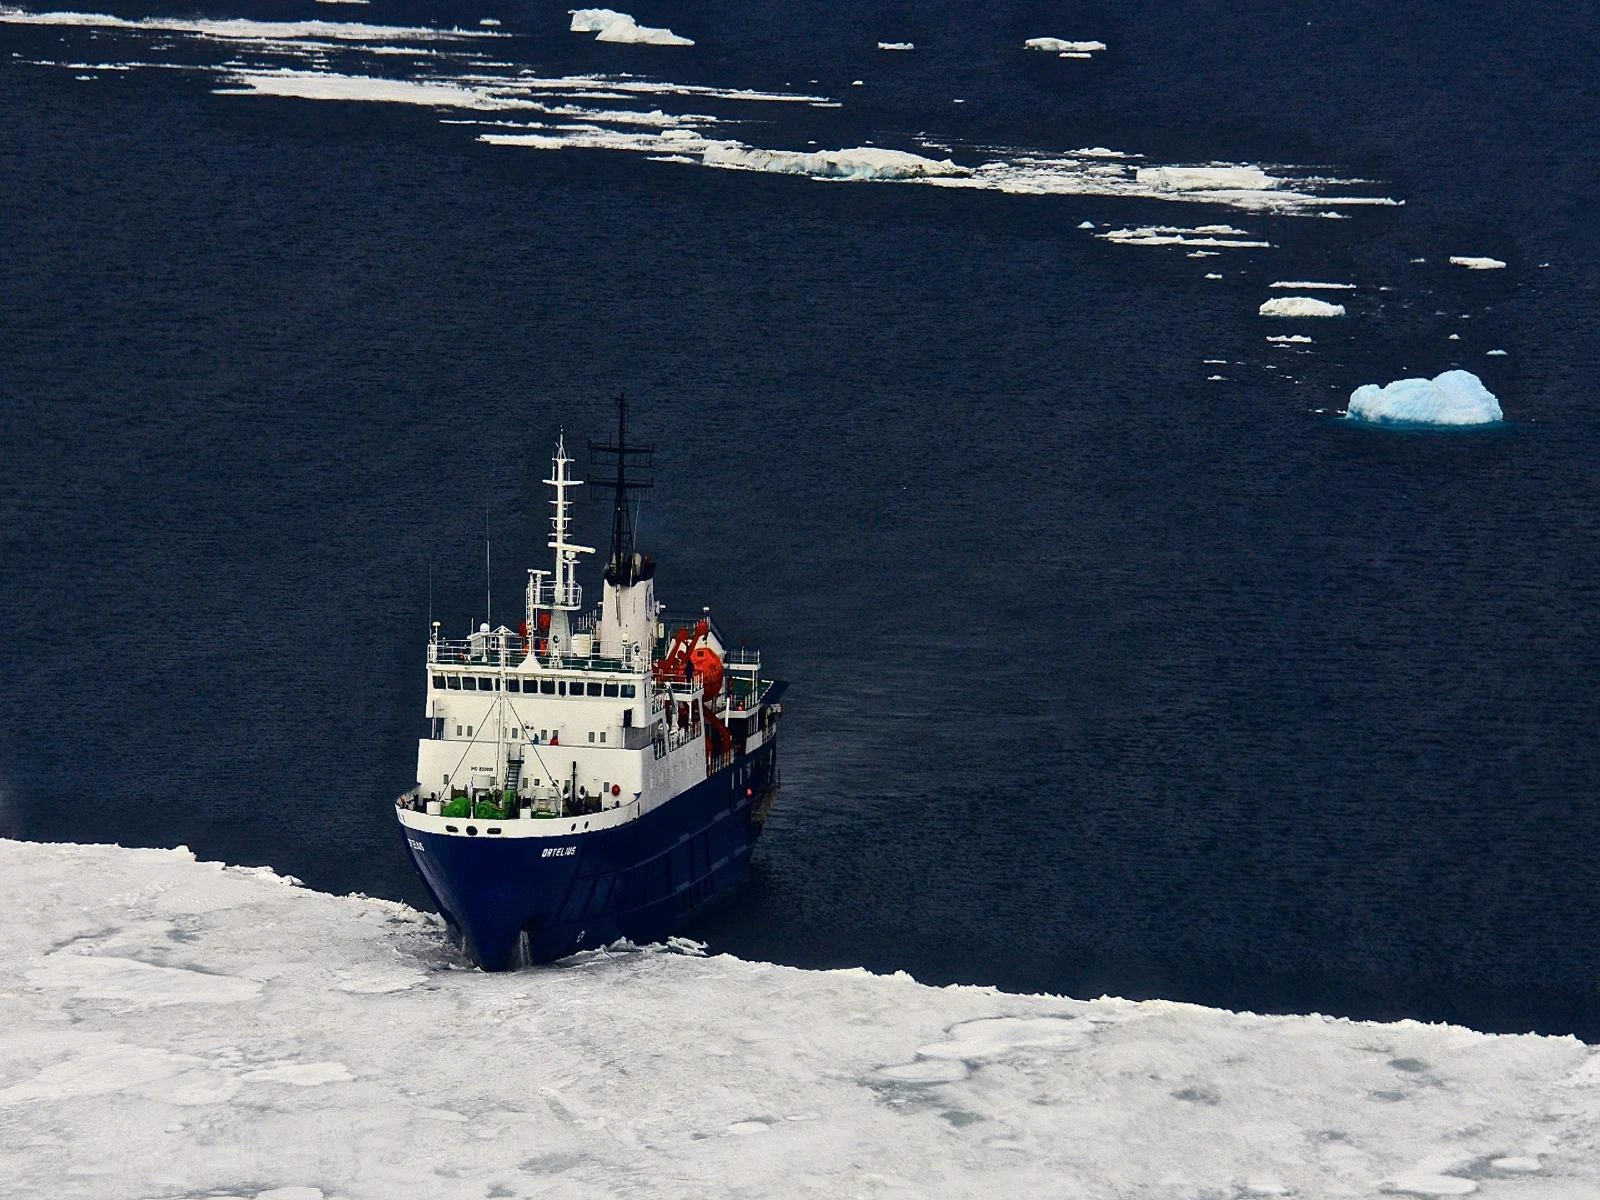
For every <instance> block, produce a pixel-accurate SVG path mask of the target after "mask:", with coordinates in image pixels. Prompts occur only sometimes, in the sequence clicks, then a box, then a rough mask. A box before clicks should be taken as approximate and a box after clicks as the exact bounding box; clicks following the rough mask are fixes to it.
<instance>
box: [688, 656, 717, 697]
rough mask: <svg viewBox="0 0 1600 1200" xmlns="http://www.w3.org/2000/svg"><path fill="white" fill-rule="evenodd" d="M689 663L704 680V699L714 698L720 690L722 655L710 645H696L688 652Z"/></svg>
mask: <svg viewBox="0 0 1600 1200" xmlns="http://www.w3.org/2000/svg"><path fill="white" fill-rule="evenodd" d="M689 665H690V666H691V667H693V668H694V673H695V674H696V675H698V676H700V678H702V679H703V680H705V698H706V700H707V701H708V702H709V701H711V700H713V699H715V698H716V697H717V695H718V694H719V693H720V692H721V691H722V656H721V655H719V654H718V653H717V652H716V651H715V650H713V649H712V648H711V647H710V646H696V647H695V648H694V650H693V651H691V652H690V654H689Z"/></svg>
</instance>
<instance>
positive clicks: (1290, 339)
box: [1267, 333, 1312, 346]
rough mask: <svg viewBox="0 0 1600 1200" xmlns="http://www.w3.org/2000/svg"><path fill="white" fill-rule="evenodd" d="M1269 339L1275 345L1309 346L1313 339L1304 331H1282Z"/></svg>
mask: <svg viewBox="0 0 1600 1200" xmlns="http://www.w3.org/2000/svg"><path fill="white" fill-rule="evenodd" d="M1267 341H1269V342H1271V343H1272V344H1273V345H1275V346H1309V345H1311V342H1312V339H1311V338H1309V337H1307V336H1306V335H1305V334H1303V333H1280V334H1277V335H1275V336H1273V337H1269V338H1268V339H1267Z"/></svg>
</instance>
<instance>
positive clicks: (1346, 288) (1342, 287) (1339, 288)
mask: <svg viewBox="0 0 1600 1200" xmlns="http://www.w3.org/2000/svg"><path fill="white" fill-rule="evenodd" d="M1267 286H1268V287H1269V288H1282V289H1287V290H1289V291H1300V290H1301V289H1308V290H1310V291H1313V292H1353V291H1355V288H1356V285H1355V284H1353V283H1311V282H1307V281H1303V280H1283V279H1280V280H1278V281H1277V282H1276V283H1269V284H1267Z"/></svg>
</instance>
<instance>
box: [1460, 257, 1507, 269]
mask: <svg viewBox="0 0 1600 1200" xmlns="http://www.w3.org/2000/svg"><path fill="white" fill-rule="evenodd" d="M1450 265H1451V266H1452V267H1465V268H1467V270H1469V271H1498V270H1501V269H1502V268H1503V267H1504V266H1505V265H1506V264H1505V263H1503V262H1501V261H1500V260H1499V259H1498V258H1474V257H1473V256H1472V255H1470V254H1452V255H1451V256H1450Z"/></svg>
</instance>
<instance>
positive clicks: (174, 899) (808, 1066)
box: [0, 380, 1600, 1200]
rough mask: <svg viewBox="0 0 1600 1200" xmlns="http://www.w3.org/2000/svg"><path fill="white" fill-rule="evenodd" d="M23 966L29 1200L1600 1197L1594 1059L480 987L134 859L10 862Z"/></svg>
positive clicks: (200, 867)
mask: <svg viewBox="0 0 1600 1200" xmlns="http://www.w3.org/2000/svg"><path fill="white" fill-rule="evenodd" d="M1219 382H1220V380H1219ZM0 955H3V956H4V961H5V963H6V967H7V976H6V984H5V987H4V988H3V989H0V1063H3V1064H4V1070H3V1071H0V1123H3V1125H4V1128H5V1131H6V1137H5V1141H4V1147H3V1149H0V1157H3V1158H4V1161H5V1165H6V1176H5V1179H6V1183H5V1187H6V1192H7V1194H8V1195H16V1196H53V1197H61V1198H63V1200H66V1198H70V1200H102V1198H104V1200H112V1198H118V1200H121V1198H125V1197H139V1196H149V1197H155V1196H162V1197H177V1196H193V1197H213V1198H215V1200H252V1198H253V1200H290V1198H291V1197H293V1198H294V1200H334V1198H335V1197H338V1198H340V1200H413V1198H416V1200H423V1198H426V1200H439V1198H441V1197H447V1198H450V1200H453V1198H455V1197H482V1196H488V1195H507V1194H509V1195H523V1196H526V1195H563V1196H564V1195H573V1196H608V1195H639V1194H648V1195H650V1196H652V1197H660V1198H662V1200H680V1198H681V1200H691V1198H692V1200H704V1197H706V1196H708V1195H716V1196H736V1195H739V1196H763V1197H773V1198H775V1200H786V1198H788V1197H795V1198H799V1197H813V1196H827V1195H855V1194H859V1193H860V1192H861V1190H862V1188H863V1186H864V1185H865V1183H866V1182H867V1181H872V1182H875V1183H876V1185H877V1186H876V1187H875V1188H873V1189H872V1190H877V1191H882V1192H883V1193H884V1194H886V1195H898V1196H977V1195H987V1194H990V1193H992V1192H995V1191H996V1190H997V1189H1003V1190H1004V1192H1006V1193H1010V1194H1015V1195H1026V1196H1035V1195H1037V1196H1044V1195H1050V1196H1075V1197H1082V1198H1083V1200H1116V1198H1118V1197H1132V1196H1141V1197H1151V1198H1152V1200H1153V1198H1155V1197H1171V1198H1173V1200H1176V1198H1178V1197H1198V1196H1229V1197H1243V1196H1274V1195H1276V1196H1285V1195H1292V1196H1301V1197H1313V1196H1332V1195H1346V1196H1376V1195H1380V1194H1387V1193H1395V1192H1400V1193H1409V1194H1417V1193H1418V1192H1419V1191H1420V1192H1421V1193H1422V1194H1428V1195H1454V1194H1467V1193H1468V1192H1470V1191H1472V1190H1473V1188H1472V1184H1473V1183H1475V1182H1480V1183H1481V1184H1482V1185H1483V1188H1484V1191H1485V1194H1489V1193H1491V1192H1493V1193H1494V1194H1499V1193H1500V1190H1501V1189H1502V1188H1509V1189H1511V1190H1510V1191H1506V1192H1505V1194H1506V1195H1508V1196H1510V1195H1526V1196H1541V1197H1543V1196H1553V1195H1556V1194H1557V1192H1559V1194H1561V1195H1563V1196H1592V1195H1595V1194H1600V1157H1597V1156H1596V1155H1595V1154H1594V1152H1593V1144H1594V1143H1593V1138H1594V1129H1593V1126H1594V1121H1593V1113H1594V1111H1595V1104H1596V1103H1597V1099H1600V1055H1597V1054H1596V1052H1595V1051H1594V1050H1593V1049H1592V1048H1590V1047H1588V1046H1585V1045H1583V1044H1582V1043H1581V1042H1578V1041H1577V1040H1575V1039H1573V1038H1570V1037H1540V1036H1535V1035H1528V1034H1520V1035H1499V1036H1491V1035H1487V1034H1481V1033H1475V1032H1473V1031H1471V1030H1468V1029H1462V1028H1459V1027H1452V1026H1446V1025H1425V1024H1419V1023H1418V1022H1415V1021H1400V1022H1396V1023H1393V1024H1377V1023H1370V1022H1357V1021H1346V1020H1336V1019H1331V1018H1326V1017H1315V1016H1311V1017H1295V1016H1287V1017H1285V1016H1258V1015H1253V1014H1248V1013H1231V1012H1224V1011H1220V1010H1216V1009H1206V1008H1200V1007H1197V1006H1194V1005H1188V1004H1174V1003H1168V1002H1164V1001H1159V1000H1156V1001H1142V1002H1132V1001H1127V1000H1119V999H1113V998H1110V997H1102V998H1100V999H1098V1000H1088V1001H1084V1000H1074V999H1068V998H1065V997H1058V996H1028V995H1014V994H1007V993H1004V992H999V991H996V990H995V989H993V988H986V987H961V986H956V987H929V986H926V985H923V984H920V983H917V982H916V981H914V980H912V979H911V978H910V977H908V976H906V975H904V974H896V975H887V976H885V975H873V974H869V973H868V972H866V971H863V970H859V969H846V970H833V971H804V970H798V969H794V968H790V967H779V966H773V965H770V964H766V963H758V962H745V961H741V960H738V959H734V958H730V957H727V956H725V955H710V956H705V957H702V956H701V954H700V949H699V947H696V946H692V945H688V944H683V943H680V944H679V945H677V946H652V947H645V948H642V949H640V948H634V947H628V946H616V947H613V948H611V949H610V950H608V951H595V952H591V953H588V954H584V955H579V956H575V957H573V958H570V959H567V960H565V961H564V962H562V963H559V964H556V965H554V966H552V967H544V968H538V969H533V970H526V971H520V972H510V973H507V974H503V975H485V974H482V973H481V972H477V971H472V970H468V969H465V966H464V964H463V963H462V962H461V961H460V959H459V958H458V957H457V956H456V955H455V953H454V951H453V950H452V949H451V948H450V947H449V946H448V944H447V943H446V942H445V939H444V933H443V930H442V929H441V927H440V924H439V922H438V920H437V919H436V918H434V917H432V916H431V915H427V914H423V913H419V912H416V911H414V910H412V909H409V908H407V907H405V906H404V905H400V904H395V903H393V902H390V901H385V900H376V899H370V898H367V897H364V896H344V897H337V896H329V895H323V894H320V893H317V892H314V891H310V890H308V889H306V888H303V887H298V886H294V885H293V883H292V882H291V881H289V880H287V879H285V878H282V877H280V876H277V875H275V874H273V873H272V872H271V871H269V870H266V869H263V868H256V869H242V868H237V867H225V866H222V865H219V864H216V863H204V862H197V861H195V858H194V856H193V855H191V854H189V853H188V852H187V851H183V850H133V849H122V848H120V847H115V846H73V845H38V844H31V843H23V842H13V841H0ZM829 1014H832V1019H829V1016H828V1015H829ZM1352 1147H1355V1148H1358V1149H1359V1153H1357V1152H1353V1151H1352V1149H1351V1148H1352ZM245 1181H248V1182H245ZM707 1181H714V1183H712V1184H709V1185H708V1182H707Z"/></svg>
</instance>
